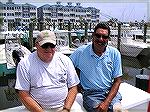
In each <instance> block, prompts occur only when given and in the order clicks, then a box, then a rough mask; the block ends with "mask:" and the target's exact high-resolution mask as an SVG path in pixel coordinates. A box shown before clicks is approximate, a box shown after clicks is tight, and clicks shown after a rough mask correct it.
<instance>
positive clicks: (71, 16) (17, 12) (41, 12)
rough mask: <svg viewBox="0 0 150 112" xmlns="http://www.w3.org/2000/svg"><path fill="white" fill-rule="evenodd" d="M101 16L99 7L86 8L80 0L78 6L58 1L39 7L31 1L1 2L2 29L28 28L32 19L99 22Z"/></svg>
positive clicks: (60, 21)
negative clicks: (19, 2) (20, 2)
mask: <svg viewBox="0 0 150 112" xmlns="http://www.w3.org/2000/svg"><path fill="white" fill-rule="evenodd" d="M99 16H100V10H99V9H96V8H94V7H87V8H84V7H82V6H81V3H79V2H78V3H76V6H73V5H72V2H68V3H67V5H66V6H63V5H61V2H56V4H55V5H49V4H45V5H43V6H40V7H38V8H37V6H35V5H31V4H29V3H26V4H15V3H13V2H12V0H8V2H6V3H5V4H4V3H1V2H0V17H1V18H3V26H2V31H7V30H9V31H10V30H18V29H22V28H24V29H28V28H29V23H30V22H31V19H32V20H34V19H35V20H38V21H42V22H44V23H45V22H51V23H53V22H56V23H67V22H69V21H70V22H83V21H87V22H99V18H100V17H99Z"/></svg>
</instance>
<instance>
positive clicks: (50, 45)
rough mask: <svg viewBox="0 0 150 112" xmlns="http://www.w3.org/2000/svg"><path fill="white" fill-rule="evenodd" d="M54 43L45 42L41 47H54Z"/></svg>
mask: <svg viewBox="0 0 150 112" xmlns="http://www.w3.org/2000/svg"><path fill="white" fill-rule="evenodd" d="M55 46H56V45H54V44H52V43H45V44H43V45H42V46H41V47H42V48H43V49H48V48H55Z"/></svg>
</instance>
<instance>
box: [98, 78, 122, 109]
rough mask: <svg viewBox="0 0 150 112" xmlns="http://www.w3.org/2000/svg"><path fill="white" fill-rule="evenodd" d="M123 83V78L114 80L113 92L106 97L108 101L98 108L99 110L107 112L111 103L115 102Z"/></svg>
mask: <svg viewBox="0 0 150 112" xmlns="http://www.w3.org/2000/svg"><path fill="white" fill-rule="evenodd" d="M121 81H122V77H121V76H120V77H117V78H115V79H114V83H113V85H112V88H111V90H110V91H109V93H108V96H107V97H106V99H105V100H104V101H103V102H102V103H101V104H100V105H99V106H98V108H99V109H100V110H101V109H102V110H103V109H104V110H107V109H108V106H109V104H110V103H111V101H112V100H113V98H114V97H115V96H116V94H117V92H118V90H119V86H120V84H121Z"/></svg>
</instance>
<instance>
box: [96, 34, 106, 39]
mask: <svg viewBox="0 0 150 112" xmlns="http://www.w3.org/2000/svg"><path fill="white" fill-rule="evenodd" d="M95 37H96V38H103V39H108V38H109V36H106V35H100V34H97V33H96V34H95Z"/></svg>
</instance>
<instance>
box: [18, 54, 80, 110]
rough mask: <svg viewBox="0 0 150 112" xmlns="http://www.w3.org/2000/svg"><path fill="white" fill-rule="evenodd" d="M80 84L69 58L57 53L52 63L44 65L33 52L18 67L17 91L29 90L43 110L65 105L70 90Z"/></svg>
mask: <svg viewBox="0 0 150 112" xmlns="http://www.w3.org/2000/svg"><path fill="white" fill-rule="evenodd" d="M77 84H79V78H78V76H77V74H76V71H75V68H74V66H73V64H72V61H71V60H70V58H69V57H67V56H65V55H63V54H61V53H58V52H55V54H54V57H53V59H52V61H51V62H50V63H44V62H43V61H42V60H40V58H39V57H38V56H37V52H36V51H35V52H33V53H32V54H30V55H29V56H27V57H26V58H24V59H22V60H21V61H20V63H19V64H18V67H17V79H16V85H15V89H18V90H27V91H29V92H30V95H31V96H32V98H33V99H35V100H36V101H37V102H38V103H39V104H40V105H41V106H42V107H43V108H45V109H49V108H57V107H61V106H63V105H64V100H65V99H66V96H67V94H68V88H70V87H72V86H75V85H77Z"/></svg>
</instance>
